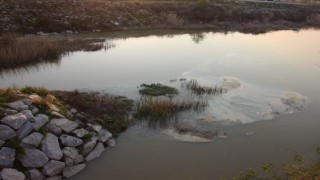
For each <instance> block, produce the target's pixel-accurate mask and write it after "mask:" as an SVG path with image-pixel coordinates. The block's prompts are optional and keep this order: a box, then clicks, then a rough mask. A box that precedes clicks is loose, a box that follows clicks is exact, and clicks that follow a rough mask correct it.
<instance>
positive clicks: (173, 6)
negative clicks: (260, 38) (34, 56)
mask: <svg viewBox="0 0 320 180" xmlns="http://www.w3.org/2000/svg"><path fill="white" fill-rule="evenodd" d="M0 4H1V5H2V6H1V7H0V17H1V19H0V33H4V32H20V33H23V34H29V33H39V32H45V33H53V32H55V33H63V32H64V33H78V32H99V31H122V30H147V29H181V30H183V29H203V30H214V31H240V32H244V33H254V34H256V33H265V32H268V31H271V30H288V29H303V28H319V27H320V8H319V7H320V6H319V5H302V4H283V3H255V2H235V1H234V2H212V1H211V2H206V1H204V2H203V1H199V2H182V3H169V2H114V1H62V0H54V1H44V0H40V1H31V0H25V1H22V0H13V1H5V0H0Z"/></svg>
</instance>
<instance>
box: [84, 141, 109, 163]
mask: <svg viewBox="0 0 320 180" xmlns="http://www.w3.org/2000/svg"><path fill="white" fill-rule="evenodd" d="M104 150H105V149H104V146H103V144H102V143H98V144H97V146H96V147H95V148H94V149H93V151H91V152H90V153H89V155H88V156H87V157H86V159H85V160H86V161H87V162H88V161H91V160H93V159H95V158H98V157H99V156H100V155H101V154H102V152H103V151H104Z"/></svg>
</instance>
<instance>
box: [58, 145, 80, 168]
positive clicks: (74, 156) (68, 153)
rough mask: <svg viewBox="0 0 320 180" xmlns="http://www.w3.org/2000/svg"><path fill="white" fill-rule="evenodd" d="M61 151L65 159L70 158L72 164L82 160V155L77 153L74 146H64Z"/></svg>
mask: <svg viewBox="0 0 320 180" xmlns="http://www.w3.org/2000/svg"><path fill="white" fill-rule="evenodd" d="M62 153H63V155H64V158H65V159H71V160H72V164H73V165H76V164H79V163H81V162H83V160H84V159H83V157H82V156H81V155H80V154H79V153H78V150H77V149H76V148H74V147H65V148H63V149H62Z"/></svg>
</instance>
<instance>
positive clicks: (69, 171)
mask: <svg viewBox="0 0 320 180" xmlns="http://www.w3.org/2000/svg"><path fill="white" fill-rule="evenodd" d="M85 167H86V165H85V164H79V165H76V166H72V167H66V168H64V170H63V173H62V174H63V177H67V178H68V177H71V176H74V175H76V174H78V173H79V172H80V171H82V170H83V169H84V168H85Z"/></svg>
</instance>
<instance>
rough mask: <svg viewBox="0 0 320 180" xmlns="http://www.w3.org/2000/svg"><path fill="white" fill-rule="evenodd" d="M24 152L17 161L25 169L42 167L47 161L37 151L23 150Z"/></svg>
mask: <svg viewBox="0 0 320 180" xmlns="http://www.w3.org/2000/svg"><path fill="white" fill-rule="evenodd" d="M24 151H25V153H24V155H22V156H21V158H20V159H19V161H20V162H21V164H22V165H23V166H24V167H26V168H38V167H42V166H44V165H45V164H46V163H47V162H48V161H49V159H48V157H47V156H46V155H45V154H44V153H43V152H42V151H40V150H38V149H24Z"/></svg>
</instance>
